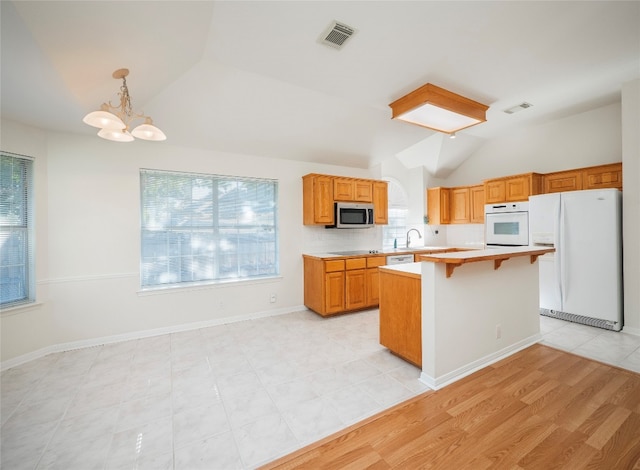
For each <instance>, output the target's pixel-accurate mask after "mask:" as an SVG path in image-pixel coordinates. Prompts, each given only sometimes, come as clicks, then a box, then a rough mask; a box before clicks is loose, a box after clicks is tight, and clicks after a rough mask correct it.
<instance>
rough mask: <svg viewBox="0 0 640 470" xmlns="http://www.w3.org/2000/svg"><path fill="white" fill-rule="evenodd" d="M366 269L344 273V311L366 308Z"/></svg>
mask: <svg viewBox="0 0 640 470" xmlns="http://www.w3.org/2000/svg"><path fill="white" fill-rule="evenodd" d="M366 273H367V271H366V269H354V270H351V271H345V277H344V280H345V304H344V308H345V310H358V309H361V308H364V307H366V306H367V291H366V290H365V285H366V282H367V280H366Z"/></svg>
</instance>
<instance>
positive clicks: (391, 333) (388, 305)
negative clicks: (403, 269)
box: [380, 270, 422, 367]
mask: <svg viewBox="0 0 640 470" xmlns="http://www.w3.org/2000/svg"><path fill="white" fill-rule="evenodd" d="M421 291H422V281H421V280H420V276H419V275H411V274H395V273H393V274H392V273H390V272H388V271H385V270H381V271H380V344H382V345H383V346H384V347H386V348H388V349H389V350H390V351H391V352H393V353H394V354H396V355H397V356H400V357H401V358H403V359H405V360H406V361H409V362H410V363H412V364H414V365H416V366H418V367H422V313H421V312H422V292H421Z"/></svg>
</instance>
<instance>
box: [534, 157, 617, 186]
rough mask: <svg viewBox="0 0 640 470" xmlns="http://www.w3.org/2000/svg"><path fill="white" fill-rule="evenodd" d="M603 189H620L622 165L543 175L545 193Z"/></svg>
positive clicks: (612, 164) (599, 166) (615, 164)
mask: <svg viewBox="0 0 640 470" xmlns="http://www.w3.org/2000/svg"><path fill="white" fill-rule="evenodd" d="M603 188H617V189H622V163H611V164H607V165H598V166H590V167H587V168H578V169H574V170H566V171H556V172H554V173H547V174H546V175H544V192H545V193H559V192H561V191H578V190H581V189H603Z"/></svg>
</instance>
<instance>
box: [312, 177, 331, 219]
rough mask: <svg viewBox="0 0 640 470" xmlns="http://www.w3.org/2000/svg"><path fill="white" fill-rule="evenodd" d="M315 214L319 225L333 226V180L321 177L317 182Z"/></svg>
mask: <svg viewBox="0 0 640 470" xmlns="http://www.w3.org/2000/svg"><path fill="white" fill-rule="evenodd" d="M314 186H315V195H314V207H313V210H314V213H315V221H316V223H318V224H325V225H330V224H333V217H334V214H333V188H332V181H331V178H328V177H325V176H321V177H317V178H316V181H315V185H314Z"/></svg>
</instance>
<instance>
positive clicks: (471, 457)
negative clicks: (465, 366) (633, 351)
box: [262, 344, 640, 470]
mask: <svg viewBox="0 0 640 470" xmlns="http://www.w3.org/2000/svg"><path fill="white" fill-rule="evenodd" d="M293 468H309V469H311V468H313V469H340V470H344V469H363V468H375V469H388V468H402V469H418V468H441V469H447V470H448V469H456V470H458V469H473V470H479V469H486V468H508V469H533V468H535V469H545V470H546V469H552V468H562V469H572V470H573V469H582V468H594V469H607V470H613V469H616V470H627V469H628V470H631V469H640V374H636V373H633V372H630V371H626V370H623V369H619V368H616V367H613V366H609V365H605V364H602V363H598V362H595V361H592V360H589V359H586V358H583V357H579V356H575V355H573V354H570V353H566V352H563V351H559V350H556V349H553V348H550V347H547V346H543V345H540V344H537V345H534V346H532V347H530V348H527V349H526V350H524V351H521V352H519V353H517V354H515V355H513V356H511V357H509V358H507V359H504V360H502V361H500V362H498V363H496V364H493V365H492V366H490V367H486V368H485V369H483V370H480V371H478V372H476V373H474V374H473V375H470V376H468V377H466V378H464V379H462V380H460V381H458V382H456V383H454V384H452V385H450V386H448V387H446V388H444V389H442V390H439V391H430V392H427V393H425V394H422V395H420V396H418V397H415V398H413V399H411V400H409V401H407V402H405V403H403V404H400V405H398V406H396V407H394V408H392V409H390V410H387V411H385V412H383V413H380V414H379V415H376V416H373V417H371V418H369V419H367V420H365V421H363V422H362V423H358V424H356V425H354V426H351V427H350V428H348V429H346V430H344V431H341V432H339V433H337V434H335V435H333V436H330V437H328V438H326V439H324V440H322V441H320V442H318V443H315V444H312V445H310V446H308V447H306V448H303V449H300V450H299V451H297V452H294V453H293V454H291V455H289V456H285V457H283V458H281V459H279V460H276V461H275V462H272V463H270V464H268V465H266V466H264V467H262V469H293Z"/></svg>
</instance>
